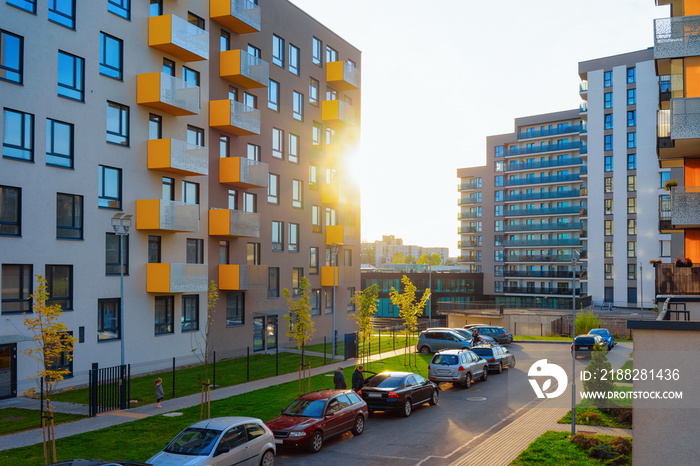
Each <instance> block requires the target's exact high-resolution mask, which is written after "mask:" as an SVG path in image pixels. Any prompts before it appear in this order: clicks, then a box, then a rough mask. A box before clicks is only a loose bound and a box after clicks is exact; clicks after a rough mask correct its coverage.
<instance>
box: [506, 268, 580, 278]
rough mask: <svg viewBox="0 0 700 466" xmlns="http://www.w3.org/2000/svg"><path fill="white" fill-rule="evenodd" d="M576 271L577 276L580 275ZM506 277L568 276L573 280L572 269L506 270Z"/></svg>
mask: <svg viewBox="0 0 700 466" xmlns="http://www.w3.org/2000/svg"><path fill="white" fill-rule="evenodd" d="M579 275H580V274H579V273H576V278H578V277H579ZM503 276H504V277H509V278H568V279H569V280H571V271H568V272H560V271H556V270H550V271H548V270H505V271H504V272H503Z"/></svg>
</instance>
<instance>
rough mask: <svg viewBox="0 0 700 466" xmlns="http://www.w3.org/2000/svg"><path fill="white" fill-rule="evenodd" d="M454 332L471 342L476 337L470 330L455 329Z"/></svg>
mask: <svg viewBox="0 0 700 466" xmlns="http://www.w3.org/2000/svg"><path fill="white" fill-rule="evenodd" d="M453 332H455V333H457V334H459V335H461V336H463V337H464V338H466V339H468V340H471V339H472V338H473V337H474V335H472V333H471V332H470V331H469V330H464V329H459V328H457V329H454V330H453Z"/></svg>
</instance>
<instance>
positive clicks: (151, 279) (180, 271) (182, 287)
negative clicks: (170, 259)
mask: <svg viewBox="0 0 700 466" xmlns="http://www.w3.org/2000/svg"><path fill="white" fill-rule="evenodd" d="M206 291H207V264H152V263H149V264H147V269H146V292H147V293H203V292H206Z"/></svg>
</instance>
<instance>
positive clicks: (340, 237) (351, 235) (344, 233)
mask: <svg viewBox="0 0 700 466" xmlns="http://www.w3.org/2000/svg"><path fill="white" fill-rule="evenodd" d="M358 231H359V230H358V229H357V228H355V227H351V226H350V227H349V226H346V225H328V226H327V227H326V244H333V243H338V244H346V245H349V244H359V238H358V235H357V232H358Z"/></svg>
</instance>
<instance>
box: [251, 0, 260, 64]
mask: <svg viewBox="0 0 700 466" xmlns="http://www.w3.org/2000/svg"><path fill="white" fill-rule="evenodd" d="M255 4H256V5H257V2H255ZM248 55H252V56H254V57H255V58H260V59H262V51H261V50H260V49H259V48H257V47H256V46H254V45H251V44H248Z"/></svg>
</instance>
